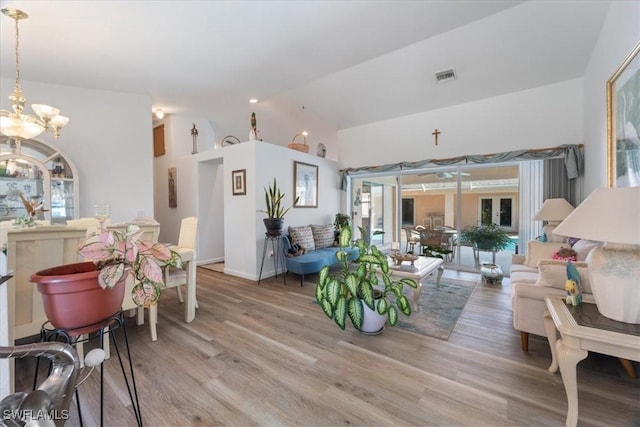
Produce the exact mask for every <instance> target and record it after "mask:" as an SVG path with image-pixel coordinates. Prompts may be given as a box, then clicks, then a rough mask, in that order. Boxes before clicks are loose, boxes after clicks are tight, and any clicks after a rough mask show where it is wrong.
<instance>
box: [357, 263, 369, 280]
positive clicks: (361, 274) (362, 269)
mask: <svg viewBox="0 0 640 427" xmlns="http://www.w3.org/2000/svg"><path fill="white" fill-rule="evenodd" d="M366 272H367V268H366V267H365V266H364V264H360V265H358V268H357V269H356V276H358V279H360V280H362V278H363V277H364V275H365V273H366Z"/></svg>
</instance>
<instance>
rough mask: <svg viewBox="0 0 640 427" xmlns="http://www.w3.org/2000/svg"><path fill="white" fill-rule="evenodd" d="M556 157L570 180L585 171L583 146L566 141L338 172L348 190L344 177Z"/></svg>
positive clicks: (345, 188) (343, 185)
mask: <svg viewBox="0 0 640 427" xmlns="http://www.w3.org/2000/svg"><path fill="white" fill-rule="evenodd" d="M556 157H564V163H565V166H566V168H567V178H569V179H573V178H577V177H579V176H582V174H583V172H584V146H583V145H582V144H577V145H576V144H566V145H560V146H558V147H552V148H536V149H531V150H516V151H507V152H504V153H493V154H470V155H464V156H458V157H451V158H448V159H427V160H420V161H417V162H400V163H393V164H387V165H381V166H363V167H359V168H347V169H342V170H341V171H340V175H341V184H340V188H341V189H342V190H343V191H346V190H347V176H349V175H360V174H368V173H379V172H394V171H407V170H413V169H416V170H417V169H424V168H428V167H433V166H453V165H462V164H470V163H476V164H483V163H504V162H513V161H518V160H540V159H550V158H556Z"/></svg>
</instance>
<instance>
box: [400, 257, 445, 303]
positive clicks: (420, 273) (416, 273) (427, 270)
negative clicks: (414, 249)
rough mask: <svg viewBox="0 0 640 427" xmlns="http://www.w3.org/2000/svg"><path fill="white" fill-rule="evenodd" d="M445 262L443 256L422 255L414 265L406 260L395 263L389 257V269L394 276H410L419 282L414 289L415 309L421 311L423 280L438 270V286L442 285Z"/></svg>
mask: <svg viewBox="0 0 640 427" xmlns="http://www.w3.org/2000/svg"><path fill="white" fill-rule="evenodd" d="M443 262H444V261H443V260H442V258H432V257H424V256H421V257H418V259H417V260H415V261H414V262H413V265H410V264H409V263H406V262H404V263H402V264H400V265H394V264H393V260H391V259H389V269H390V270H391V272H392V276H399V277H408V278H409V279H413V280H415V281H416V282H418V287H417V288H416V289H415V290H414V291H413V311H420V306H419V305H418V301H419V300H420V292H422V281H423V280H424V279H426V278H427V277H429V276H430V275H431V274H432V273H433V272H435V271H436V270H437V271H438V275H437V277H436V286H440V278H441V277H442V272H443V271H444V266H443V265H442V264H443Z"/></svg>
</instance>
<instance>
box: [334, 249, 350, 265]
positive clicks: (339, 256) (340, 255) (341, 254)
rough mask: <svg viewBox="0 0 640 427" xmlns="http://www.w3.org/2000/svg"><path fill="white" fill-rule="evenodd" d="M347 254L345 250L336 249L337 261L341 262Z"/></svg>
mask: <svg viewBox="0 0 640 427" xmlns="http://www.w3.org/2000/svg"><path fill="white" fill-rule="evenodd" d="M348 255H349V254H347V253H346V252H345V251H337V252H336V259H337V260H338V262H340V263H343V262H345V261H346V260H347V256H348Z"/></svg>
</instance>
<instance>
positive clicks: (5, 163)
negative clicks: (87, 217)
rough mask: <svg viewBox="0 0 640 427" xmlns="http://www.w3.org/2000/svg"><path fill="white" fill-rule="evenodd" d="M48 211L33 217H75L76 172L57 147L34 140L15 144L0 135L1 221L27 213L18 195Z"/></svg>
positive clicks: (54, 219)
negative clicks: (41, 204)
mask: <svg viewBox="0 0 640 427" xmlns="http://www.w3.org/2000/svg"><path fill="white" fill-rule="evenodd" d="M21 195H22V196H23V197H24V198H25V199H26V200H28V201H29V202H30V203H31V204H33V205H38V204H40V203H43V205H44V208H45V209H46V210H47V211H46V212H44V213H41V214H39V215H38V217H37V218H36V219H40V220H47V221H48V220H50V221H51V222H52V223H61V224H64V223H65V222H66V220H67V219H72V218H77V217H78V214H79V208H78V174H77V171H76V168H75V165H74V164H73V162H72V161H71V160H70V159H69V158H68V157H67V156H66V155H65V154H64V153H62V152H61V151H60V150H59V149H58V148H57V147H54V146H53V145H50V144H48V143H45V142H41V141H36V140H25V141H22V142H21V143H19V144H16V143H15V142H13V141H12V140H9V139H8V138H6V137H4V136H0V220H12V219H15V218H19V217H21V216H23V215H25V214H26V210H25V208H24V205H23V203H22V200H21V198H20V196H21Z"/></svg>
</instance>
